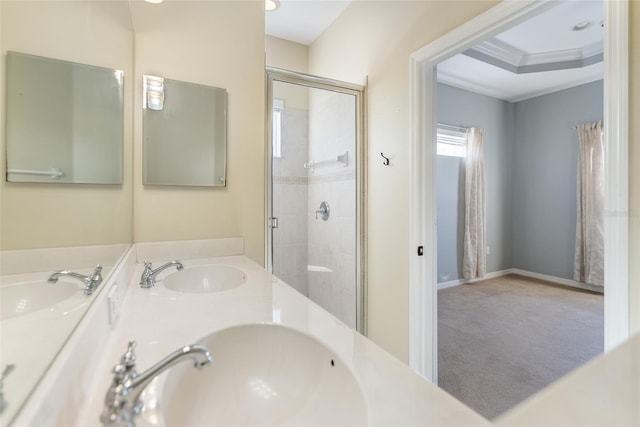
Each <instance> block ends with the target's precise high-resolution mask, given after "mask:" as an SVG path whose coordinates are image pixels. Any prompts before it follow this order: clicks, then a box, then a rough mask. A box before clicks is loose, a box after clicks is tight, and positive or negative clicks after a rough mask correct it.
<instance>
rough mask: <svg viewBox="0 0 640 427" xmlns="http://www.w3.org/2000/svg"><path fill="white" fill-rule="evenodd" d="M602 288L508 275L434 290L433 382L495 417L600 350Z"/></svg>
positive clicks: (482, 413)
mask: <svg viewBox="0 0 640 427" xmlns="http://www.w3.org/2000/svg"><path fill="white" fill-rule="evenodd" d="M603 316H604V307H603V296H602V294H597V293H592V292H588V291H580V290H573V289H572V288H567V287H561V286H556V285H553V284H549V283H547V282H543V281H539V280H535V279H530V278H526V277H522V276H516V275H509V276H504V277H499V278H495V279H489V280H485V281H482V282H477V283H474V284H469V285H460V286H456V287H452V288H448V289H443V290H441V291H439V292H438V384H439V386H440V387H441V388H443V389H444V390H446V391H447V392H449V393H450V394H451V395H453V396H454V397H456V398H457V399H458V400H460V401H462V402H464V403H465V404H466V405H467V406H469V407H471V408H473V409H474V410H475V411H477V412H478V413H480V414H481V415H483V416H484V417H486V418H488V419H493V418H495V417H497V416H498V415H500V414H502V413H503V412H505V411H507V410H508V409H509V408H511V407H513V406H515V405H516V404H517V403H519V402H521V401H522V400H524V399H525V398H527V397H529V396H531V395H532V394H534V393H536V392H537V391H539V390H541V389H542V388H543V387H545V386H547V385H548V384H550V383H551V382H553V381H555V380H557V379H559V378H560V377H561V376H563V375H565V374H566V373H568V372H569V371H571V370H573V369H575V368H577V367H578V366H580V365H582V364H583V363H585V362H586V361H588V360H590V359H592V358H594V357H595V356H597V355H599V354H600V353H602V352H603V349H604V318H603Z"/></svg>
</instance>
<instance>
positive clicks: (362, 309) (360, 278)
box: [265, 67, 367, 336]
mask: <svg viewBox="0 0 640 427" xmlns="http://www.w3.org/2000/svg"><path fill="white" fill-rule="evenodd" d="M274 82H283V83H290V84H296V85H300V86H306V87H309V88H315V89H323V90H328V91H332V92H338V93H344V94H347V95H353V96H355V102H356V148H355V150H356V153H355V165H356V330H357V331H358V332H360V333H361V334H363V335H365V336H366V334H367V244H366V243H367V242H366V235H367V234H366V230H367V215H366V206H367V204H366V194H367V192H366V188H367V187H366V182H367V181H366V178H367V162H366V158H367V144H366V137H365V136H366V110H365V107H366V98H365V97H366V86H364V85H358V84H354V83H348V82H343V81H339V80H333V79H327V78H324V77H319V76H313V75H310V74H304V73H298V72H295V71H289V70H283V69H280V68H274V67H267V68H266V89H267V96H266V106H265V110H266V112H267V114H266V117H267V119H266V122H265V135H266V142H267V143H266V144H265V145H266V147H265V149H266V152H265V160H266V165H265V174H266V175H265V185H266V189H265V198H266V200H265V221H266V226H265V267H266V269H267V271H269V272H271V273H273V235H272V233H271V230H272V228H271V217H272V212H273V206H272V201H273V170H272V166H273V161H272V159H273V141H272V136H273V134H272V129H271V125H272V122H273V117H272V111H273V83H274Z"/></svg>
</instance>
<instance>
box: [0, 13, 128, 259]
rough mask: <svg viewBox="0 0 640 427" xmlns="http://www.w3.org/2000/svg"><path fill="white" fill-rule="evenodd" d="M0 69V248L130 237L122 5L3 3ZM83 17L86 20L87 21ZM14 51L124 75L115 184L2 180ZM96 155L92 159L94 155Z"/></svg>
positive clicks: (118, 240)
mask: <svg viewBox="0 0 640 427" xmlns="http://www.w3.org/2000/svg"><path fill="white" fill-rule="evenodd" d="M0 9H1V10H2V25H1V41H0V44H1V50H2V61H1V63H2V65H1V70H2V72H1V73H0V74H1V76H0V80H1V82H2V83H1V85H2V87H3V91H2V94H1V96H0V116H1V120H2V131H1V132H0V138H1V149H0V164H1V166H0V168H1V176H2V179H1V180H0V181H1V182H0V201H1V214H0V222H1V224H0V227H1V230H0V231H1V239H0V245H1V247H2V249H25V248H43V247H60V246H76V245H92V244H111V243H128V242H131V240H132V216H131V207H132V202H131V192H132V184H131V151H132V141H131V135H132V119H131V116H132V110H131V107H132V102H131V100H132V95H131V94H132V92H131V80H130V78H131V76H132V71H133V68H132V67H133V62H132V59H133V44H132V41H133V38H132V37H133V36H132V31H131V23H130V19H129V11H128V6H127V4H126V3H123V2H72V1H68V2H51V1H32V2H25V1H6V0H4V1H2V2H0ZM88 22H90V23H91V24H90V25H87V23H88ZM7 50H13V51H18V52H23V53H29V54H33V55H40V56H46V57H52V58H57V59H63V60H68V61H74V62H80V63H85V64H92V65H97V66H101V67H107V68H114V69H120V70H123V71H124V74H125V127H124V156H123V157H124V158H123V165H124V176H123V184H122V185H80V184H25V183H7V182H4V181H5V179H4V177H5V172H6V165H5V159H4V157H5V150H6V145H5V126H4V120H5V111H4V108H5V98H4V97H5V92H4V84H5V81H6V80H5V66H6V62H5V58H6V57H5V54H6V52H7ZM97 160H99V159H97Z"/></svg>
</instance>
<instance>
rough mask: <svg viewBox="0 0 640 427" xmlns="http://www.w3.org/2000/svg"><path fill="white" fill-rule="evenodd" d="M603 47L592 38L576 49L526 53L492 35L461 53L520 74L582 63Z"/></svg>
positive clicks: (587, 62) (594, 57) (596, 57)
mask: <svg viewBox="0 0 640 427" xmlns="http://www.w3.org/2000/svg"><path fill="white" fill-rule="evenodd" d="M603 51H604V44H603V42H596V43H592V44H590V45H587V46H584V47H580V48H576V49H564V50H556V51H548V52H536V53H527V52H525V51H523V50H521V49H518V48H517V47H515V46H512V45H511V44H509V43H506V42H504V41H502V40H500V39H498V38H496V37H493V38H490V39H488V40H486V41H484V42H482V43H480V44H478V45H477V46H475V47H473V48H471V49H467V50H466V51H464V52H463V54H465V55H467V56H470V57H472V58H475V59H477V60H479V61H483V62H486V63H487V64H491V65H494V66H496V67H500V68H502V69H504V70H507V71H510V72H512V73H515V74H523V73H532V72H540V71H551V70H564V69H570V68H581V67H586V66H587V65H591V64H595V63H596V62H600V61H602V60H603V55H602V53H603Z"/></svg>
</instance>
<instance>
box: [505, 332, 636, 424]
mask: <svg viewBox="0 0 640 427" xmlns="http://www.w3.org/2000/svg"><path fill="white" fill-rule="evenodd" d="M496 424H497V425H500V426H551V425H554V426H640V334H636V335H635V336H634V337H632V338H631V339H629V340H628V341H626V342H625V343H623V344H622V345H620V346H618V347H617V348H615V349H613V350H611V351H610V352H608V353H606V354H604V355H601V356H600V357H598V358H596V359H594V360H592V361H591V362H589V363H587V364H586V365H584V366H583V367H581V368H580V369H577V370H576V371H574V372H572V373H570V374H569V375H567V376H566V377H564V378H562V379H560V380H559V381H557V382H556V383H554V384H552V385H551V386H550V387H548V388H546V389H545V390H544V391H542V392H541V393H538V394H536V395H534V396H532V397H531V398H529V399H527V400H525V401H524V402H523V403H521V404H520V405H518V406H516V407H515V408H514V409H512V410H511V411H509V412H507V413H506V414H505V415H502V416H501V417H499V418H498V419H497V420H496Z"/></svg>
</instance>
